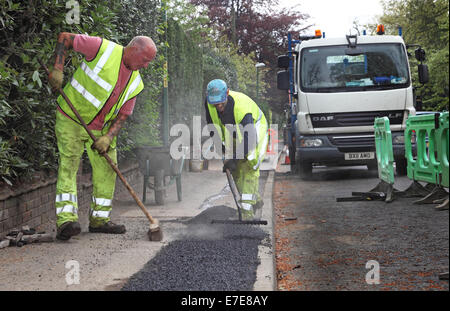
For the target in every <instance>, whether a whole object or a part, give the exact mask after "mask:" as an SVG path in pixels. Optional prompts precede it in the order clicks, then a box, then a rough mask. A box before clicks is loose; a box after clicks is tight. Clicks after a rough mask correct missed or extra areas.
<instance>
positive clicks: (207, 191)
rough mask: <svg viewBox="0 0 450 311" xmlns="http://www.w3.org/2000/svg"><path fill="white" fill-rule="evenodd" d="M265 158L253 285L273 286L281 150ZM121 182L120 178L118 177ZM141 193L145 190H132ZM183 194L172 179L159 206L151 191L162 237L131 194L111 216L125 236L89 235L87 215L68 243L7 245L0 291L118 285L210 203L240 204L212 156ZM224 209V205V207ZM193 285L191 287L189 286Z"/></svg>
mask: <svg viewBox="0 0 450 311" xmlns="http://www.w3.org/2000/svg"><path fill="white" fill-rule="evenodd" d="M267 158H268V159H267V160H266V161H264V162H263V163H262V166H261V170H266V171H269V172H268V173H266V174H263V173H262V174H261V175H262V176H263V175H264V176H266V183H265V187H264V191H263V192H264V196H263V198H264V203H265V205H264V207H263V219H266V220H268V225H267V226H258V230H260V231H262V232H264V234H265V235H266V236H267V237H268V238H266V239H264V243H258V244H259V245H258V246H257V260H256V262H257V265H256V266H255V270H256V271H255V274H256V278H255V280H254V284H253V288H252V289H253V290H269V291H272V290H275V277H274V254H273V245H274V243H273V230H272V229H273V223H272V214H273V210H272V185H273V177H274V171H273V170H274V169H275V167H276V162H277V159H278V155H271V156H268V157H267ZM117 182H120V180H117ZM134 190H135V191H136V192H137V194H138V196H139V197H140V198H142V189H137V188H136V189H134ZM182 190H183V198H182V201H181V202H178V200H177V193H176V186H175V183H173V184H172V185H171V186H170V187H169V188H168V190H167V194H166V198H165V204H164V205H163V206H157V205H156V204H155V202H154V195H153V191H151V190H147V191H148V192H147V202H146V203H145V206H146V207H147V209H148V211H149V212H150V214H151V215H152V216H153V217H155V218H157V219H158V220H159V221H160V226H161V228H162V231H163V234H164V238H163V240H162V241H161V242H154V241H149V240H148V236H147V231H148V228H149V224H148V220H147V219H146V217H145V216H144V214H143V213H142V211H141V210H140V209H139V207H138V206H137V205H136V203H135V202H134V200H133V199H132V197H131V196H130V195H129V194H125V195H122V196H121V197H119V198H115V200H114V203H113V206H114V207H113V213H112V220H113V221H114V222H117V223H123V224H125V225H126V227H127V232H126V233H125V234H123V235H108V234H91V233H89V232H87V222H88V220H87V216H86V215H83V214H81V215H80V223H81V225H82V233H81V234H80V235H78V236H75V237H73V238H72V239H71V240H69V241H68V242H61V241H56V242H54V243H42V244H32V245H25V246H23V247H21V248H18V247H8V248H5V249H1V250H0V263H1V264H0V291H4V290H13V291H17V290H19V291H20V290H50V291H52V290H64V291H66V290H67V291H77V290H120V289H121V288H122V287H123V286H124V285H125V284H126V283H127V282H128V281H129V279H130V277H132V276H133V275H135V274H136V273H138V272H139V271H140V270H142V269H143V267H145V265H146V264H147V263H149V262H150V261H151V260H152V259H154V258H155V257H156V256H157V255H158V254H159V253H160V251H161V250H162V249H163V248H165V247H167V246H169V245H170V244H171V243H172V244H174V243H177V241H180V240H182V239H184V238H185V237H186V235H192V234H193V233H192V232H187V230H186V225H185V223H186V221H189V220H190V219H194V218H195V217H197V216H199V215H200V214H201V213H204V212H205V211H207V210H208V209H211V211H212V210H213V209H212V207H217V206H224V207H228V210H230V209H236V207H235V203H234V200H233V197H232V195H231V192H230V190H229V188H228V186H227V180H226V176H225V174H223V173H222V165H221V161H210V164H209V168H208V170H204V171H202V172H198V173H197V172H183V175H182ZM224 210H226V208H224ZM186 290H189V288H186Z"/></svg>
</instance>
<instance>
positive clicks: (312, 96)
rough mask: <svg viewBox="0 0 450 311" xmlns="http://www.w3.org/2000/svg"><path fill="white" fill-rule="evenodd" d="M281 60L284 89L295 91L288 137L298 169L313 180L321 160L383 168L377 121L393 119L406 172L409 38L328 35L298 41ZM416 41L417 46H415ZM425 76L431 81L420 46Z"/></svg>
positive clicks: (397, 153) (400, 169)
mask: <svg viewBox="0 0 450 311" xmlns="http://www.w3.org/2000/svg"><path fill="white" fill-rule="evenodd" d="M288 43H289V50H288V54H287V55H282V56H279V57H278V67H280V68H283V69H284V70H282V71H279V72H278V75H277V83H278V88H279V89H283V90H288V93H289V111H290V118H289V119H290V120H288V124H287V132H288V135H289V138H288V139H287V141H288V145H289V157H290V161H291V169H293V170H294V171H296V172H298V173H299V174H300V176H301V177H302V178H309V177H311V174H312V168H313V165H327V166H341V165H367V166H368V168H369V169H376V168H377V162H376V158H375V157H376V155H375V154H376V152H375V139H374V126H373V124H374V119H375V118H376V117H384V116H387V117H388V118H389V120H390V125H391V131H392V140H393V152H394V158H395V162H396V170H397V174H399V175H404V174H406V159H405V156H404V154H405V151H404V130H405V127H406V119H407V118H408V116H410V115H414V114H415V108H414V106H415V98H414V92H413V86H412V82H411V72H410V68H409V62H408V56H409V54H408V50H407V46H406V45H405V43H404V41H403V39H402V37H401V36H400V35H399V36H388V35H375V36H366V35H363V36H356V35H353V36H351V35H347V36H345V37H342V38H324V36H322V35H321V34H320V33H319V34H317V32H316V35H315V36H310V37H306V36H303V37H300V38H299V40H293V39H292V38H291V35H290V34H289V36H288ZM415 46H416V45H415ZM415 56H416V58H417V59H418V60H419V61H420V64H419V81H420V82H421V83H426V82H427V81H428V68H427V66H426V65H424V64H422V61H423V60H425V52H424V51H423V50H422V49H421V48H420V47H419V48H418V49H416V50H415Z"/></svg>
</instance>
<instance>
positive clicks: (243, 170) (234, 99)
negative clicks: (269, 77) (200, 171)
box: [205, 79, 269, 220]
mask: <svg viewBox="0 0 450 311" xmlns="http://www.w3.org/2000/svg"><path fill="white" fill-rule="evenodd" d="M205 110H206V122H207V123H208V124H214V125H215V127H216V128H217V130H218V133H219V134H220V135H222V137H221V139H222V142H223V145H224V150H223V151H225V155H228V154H230V153H231V152H230V153H229V150H232V151H233V152H232V153H233V155H232V156H230V157H227V156H225V160H224V165H223V171H224V172H225V169H227V168H228V169H229V170H230V171H231V173H232V175H233V179H234V180H235V183H236V186H237V188H238V190H239V192H240V193H241V195H242V197H241V203H242V208H243V211H242V218H243V219H244V220H252V219H254V218H255V211H258V210H259V209H260V208H261V207H262V205H263V202H262V200H261V196H260V194H259V166H260V164H261V162H262V161H263V159H264V155H265V153H266V148H267V143H268V139H269V137H268V134H267V129H268V125H267V121H266V117H265V116H264V113H263V112H262V110H261V109H260V108H259V107H258V105H257V104H256V103H255V102H254V101H253V100H252V99H251V98H250V97H248V96H247V95H245V94H243V93H240V92H236V91H231V90H230V89H229V88H228V87H227V84H226V83H225V81H223V80H220V79H215V80H212V81H210V82H209V83H208V86H207V90H206V101H205ZM241 126H242V127H241ZM239 150H243V154H242V153H241V154H239V152H238V151H239ZM256 214H259V213H256Z"/></svg>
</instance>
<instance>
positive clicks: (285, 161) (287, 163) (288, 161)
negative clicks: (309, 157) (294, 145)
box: [284, 149, 291, 165]
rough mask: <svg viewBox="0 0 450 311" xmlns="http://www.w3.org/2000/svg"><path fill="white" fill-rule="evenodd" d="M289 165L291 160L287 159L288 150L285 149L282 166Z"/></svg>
mask: <svg viewBox="0 0 450 311" xmlns="http://www.w3.org/2000/svg"><path fill="white" fill-rule="evenodd" d="M289 164H291V158H289V149H286V156H285V157H284V165H289Z"/></svg>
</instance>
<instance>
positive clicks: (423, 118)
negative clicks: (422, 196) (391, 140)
mask: <svg viewBox="0 0 450 311" xmlns="http://www.w3.org/2000/svg"><path fill="white" fill-rule="evenodd" d="M436 125H437V124H436V116H435V115H434V114H427V115H420V116H411V117H409V118H408V120H406V129H405V157H406V160H407V162H408V167H407V174H408V177H409V178H410V179H412V180H416V181H424V182H428V183H432V184H436V185H438V184H439V179H440V178H439V177H440V174H441V165H440V163H439V160H438V158H439V157H438V156H437V154H438V150H437V148H436V134H437V129H436V127H437V126H436ZM413 131H414V132H415V135H416V145H417V155H416V156H414V155H413V153H412V143H411V139H412V138H413Z"/></svg>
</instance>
